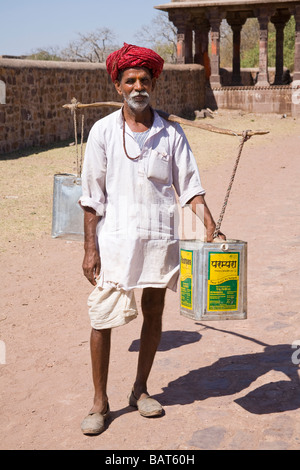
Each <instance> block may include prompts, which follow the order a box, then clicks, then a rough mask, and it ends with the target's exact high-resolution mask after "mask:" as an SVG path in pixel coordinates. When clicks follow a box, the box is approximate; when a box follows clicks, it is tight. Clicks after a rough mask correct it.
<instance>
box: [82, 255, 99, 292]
mask: <svg viewBox="0 0 300 470" xmlns="http://www.w3.org/2000/svg"><path fill="white" fill-rule="evenodd" d="M100 268H101V261H100V256H99V253H98V251H97V250H96V248H93V249H87V250H86V251H85V255H84V258H83V263H82V269H83V274H84V275H85V277H86V278H87V279H88V280H89V281H90V283H91V284H93V286H96V285H97V282H96V279H97V277H98V276H99V274H100Z"/></svg>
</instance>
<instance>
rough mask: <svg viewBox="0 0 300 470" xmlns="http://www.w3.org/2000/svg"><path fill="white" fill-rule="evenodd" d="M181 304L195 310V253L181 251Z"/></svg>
mask: <svg viewBox="0 0 300 470" xmlns="http://www.w3.org/2000/svg"><path fill="white" fill-rule="evenodd" d="M180 303H181V306H182V307H184V308H188V309H189V310H192V309H193V252H192V251H190V250H180Z"/></svg>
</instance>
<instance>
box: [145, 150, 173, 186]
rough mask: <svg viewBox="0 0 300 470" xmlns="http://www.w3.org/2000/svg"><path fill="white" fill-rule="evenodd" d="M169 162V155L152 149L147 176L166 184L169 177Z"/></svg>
mask: <svg viewBox="0 0 300 470" xmlns="http://www.w3.org/2000/svg"><path fill="white" fill-rule="evenodd" d="M170 162H171V157H170V155H168V154H167V153H160V152H157V150H152V152H151V154H150V157H149V162H148V171H147V177H148V178H149V179H151V180H154V181H157V182H158V183H164V184H167V183H168V182H169V179H170Z"/></svg>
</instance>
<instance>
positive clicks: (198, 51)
mask: <svg viewBox="0 0 300 470" xmlns="http://www.w3.org/2000/svg"><path fill="white" fill-rule="evenodd" d="M209 30H210V25H209V23H208V22H207V21H206V20H205V19H202V20H199V21H197V20H196V22H195V24H194V31H195V56H194V63H195V64H200V65H203V67H204V68H205V77H206V79H207V80H208V79H209V77H210V74H211V69H210V61H209V55H208V34H209Z"/></svg>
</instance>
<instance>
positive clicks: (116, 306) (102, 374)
mask: <svg viewBox="0 0 300 470" xmlns="http://www.w3.org/2000/svg"><path fill="white" fill-rule="evenodd" d="M163 63H164V62H163V59H162V58H161V57H160V56H159V55H158V54H156V53H155V52H154V51H152V50H150V49H146V48H141V47H137V46H133V45H128V44H124V46H123V47H122V48H121V49H120V50H118V51H116V52H114V53H112V54H111V55H110V56H109V57H108V59H107V70H108V73H109V74H110V76H111V78H112V80H113V82H114V84H115V88H116V91H117V92H118V94H119V95H120V96H122V97H123V100H124V105H123V107H122V109H121V110H118V111H116V112H114V113H112V114H110V115H109V116H106V117H105V118H103V119H100V120H99V121H98V122H96V123H95V124H94V126H93V128H92V129H91V132H90V134H89V137H88V142H87V147H86V153H85V159H84V167H83V174H82V190H83V193H82V197H81V199H80V204H81V206H82V208H83V209H84V230H85V241H84V249H85V255H84V260H83V271H84V275H85V276H86V277H87V279H88V280H89V281H90V282H91V284H93V285H94V286H95V288H94V290H93V292H92V293H91V295H90V297H89V300H88V305H89V314H90V318H91V326H92V332H91V343H90V344H91V359H92V371H93V383H94V389H95V394H94V403H93V406H92V408H91V410H90V412H89V414H88V416H87V417H86V418H85V419H84V421H83V422H82V424H81V429H82V432H83V433H84V434H99V433H101V432H102V431H103V430H104V429H105V418H106V417H107V415H108V413H109V404H108V396H107V376H108V366H109V355H110V341H111V329H112V328H113V327H116V326H120V325H124V324H126V323H128V322H129V321H130V320H132V319H134V318H135V317H136V315H137V309H136V304H135V300H134V289H137V288H140V289H142V299H141V306H142V314H143V326H142V331H141V337H140V351H139V359H138V366H137V372H136V377H135V381H134V383H133V387H132V390H131V392H130V394H129V397H128V398H129V404H130V405H131V406H133V407H136V408H137V409H138V411H139V413H140V414H141V415H142V416H145V417H153V416H159V415H161V414H162V412H163V409H162V406H161V404H160V403H158V402H157V401H156V400H155V399H153V398H152V397H151V396H150V395H149V393H148V390H147V380H148V377H149V374H150V370H151V367H152V364H153V360H154V357H155V354H156V350H157V347H158V345H159V341H160V337H161V328H162V314H163V308H164V299H165V293H166V289H167V288H169V289H172V290H176V284H177V280H178V274H179V249H178V239H176V236H175V232H176V227H174V225H175V224H174V219H175V217H174V212H175V209H174V208H175V205H176V202H175V201H176V199H175V191H176V193H177V196H178V198H179V202H180V204H181V206H185V205H186V204H187V203H189V204H191V207H192V209H193V211H194V212H197V205H199V204H200V205H201V207H202V208H204V225H205V227H206V233H207V240H208V241H212V238H213V233H214V230H215V222H214V220H213V218H212V216H211V213H210V211H209V209H208V207H207V205H206V204H205V200H204V193H205V191H204V189H203V188H202V186H201V181H200V176H199V173H198V168H197V165H196V162H195V159H194V156H193V154H192V152H191V149H190V147H189V145H188V142H187V140H186V137H185V135H184V133H183V131H182V129H181V128H180V126H179V125H177V124H174V123H170V122H168V121H166V120H164V119H163V118H161V117H160V116H159V115H158V113H157V112H156V111H155V110H153V109H152V108H151V106H150V98H151V94H152V92H153V90H154V87H155V84H156V80H157V78H158V77H159V75H160V73H161V72H162V69H163ZM174 188H175V190H174Z"/></svg>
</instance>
